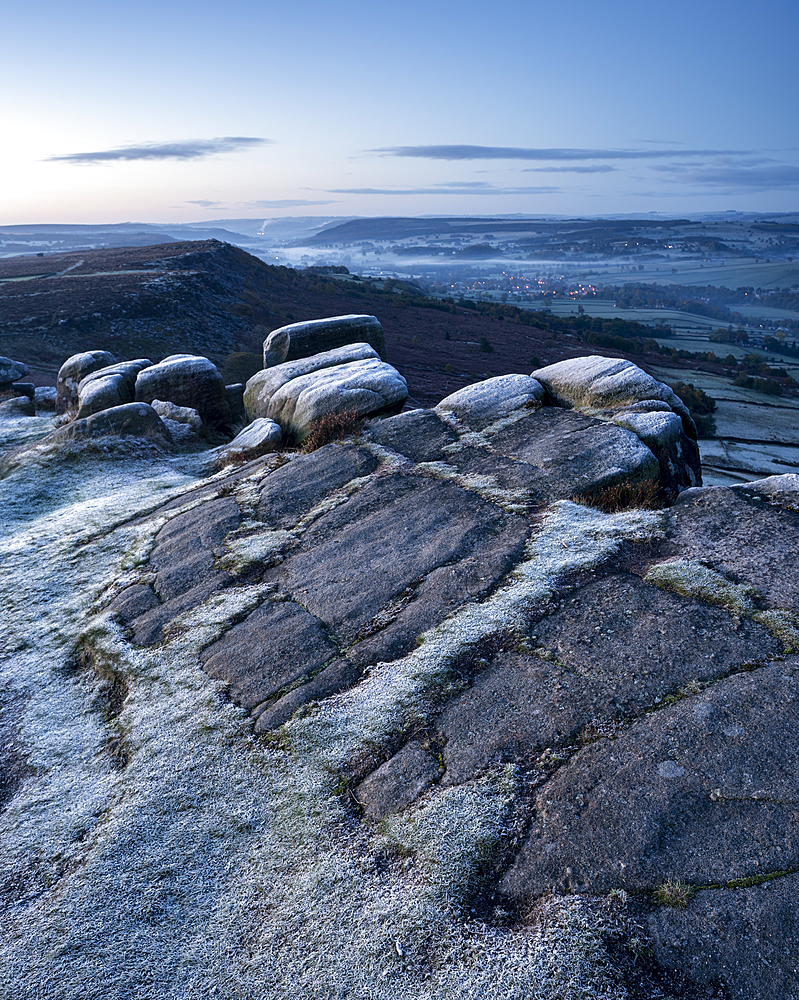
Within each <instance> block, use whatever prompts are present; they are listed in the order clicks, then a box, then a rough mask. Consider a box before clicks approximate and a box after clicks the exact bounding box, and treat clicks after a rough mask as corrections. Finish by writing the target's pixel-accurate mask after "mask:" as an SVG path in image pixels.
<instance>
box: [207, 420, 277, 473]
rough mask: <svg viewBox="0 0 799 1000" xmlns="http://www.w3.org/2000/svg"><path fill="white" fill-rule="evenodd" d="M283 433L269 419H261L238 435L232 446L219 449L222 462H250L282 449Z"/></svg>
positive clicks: (227, 445) (254, 421)
mask: <svg viewBox="0 0 799 1000" xmlns="http://www.w3.org/2000/svg"><path fill="white" fill-rule="evenodd" d="M282 439H283V431H282V430H281V429H280V425H279V424H276V423H275V421H274V420H270V419H269V417H259V418H258V419H257V420H253V422H252V423H251V424H250V425H249V426H248V427H245V428H244V430H243V431H242V432H241V433H240V434H237V435H236V437H234V438H233V440H232V441H231V442H230V444H226V445H224V446H223V447H222V448H219V449H217V451H218V454H219V459H220V461H225V460H226V459H228V460H230V461H245V462H248V461H250V459H252V458H258V457H259V455H265V454H266V453H267V452H269V451H275V450H276V449H277V448H279V447H280V442H281V441H282Z"/></svg>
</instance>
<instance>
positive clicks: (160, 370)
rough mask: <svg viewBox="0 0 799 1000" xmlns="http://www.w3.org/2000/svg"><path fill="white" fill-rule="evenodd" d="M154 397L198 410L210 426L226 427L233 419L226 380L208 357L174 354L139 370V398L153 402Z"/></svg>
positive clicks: (137, 394)
mask: <svg viewBox="0 0 799 1000" xmlns="http://www.w3.org/2000/svg"><path fill="white" fill-rule="evenodd" d="M154 399H162V400H166V401H168V402H170V403H175V404H176V405H177V406H188V407H191V409H193V410H197V412H198V413H199V414H200V416H201V417H202V420H203V423H204V424H207V425H208V426H209V427H213V428H217V427H225V426H227V425H228V424H229V423H230V407H229V406H228V402H227V399H226V397H225V385H224V381H223V379H222V376H221V374H220V373H219V370H218V369H217V367H216V365H214V364H213V363H212V362H211V361H209V360H208V358H201V357H196V356H194V355H190V354H173V355H171V356H170V357H168V358H164V360H163V361H161V362H159V363H158V364H157V365H153V366H152V367H150V368H145V369H144V370H143V371H141V372H139V374H138V377H137V378H136V401H137V402H144V403H150V402H152V400H154Z"/></svg>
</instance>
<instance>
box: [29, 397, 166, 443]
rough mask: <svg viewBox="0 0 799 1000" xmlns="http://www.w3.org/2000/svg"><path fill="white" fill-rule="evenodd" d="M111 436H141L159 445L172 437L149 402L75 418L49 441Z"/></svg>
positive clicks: (49, 436)
mask: <svg viewBox="0 0 799 1000" xmlns="http://www.w3.org/2000/svg"><path fill="white" fill-rule="evenodd" d="M108 435H118V436H122V437H140V438H147V439H149V440H152V441H154V442H156V443H157V444H160V445H171V444H172V436H171V434H170V433H169V431H168V430H167V428H166V426H165V425H164V422H163V421H162V420H161V418H160V417H159V416H158V414H157V413H156V412H155V410H154V409H153V408H152V406H150V405H149V403H125V404H124V405H123V406H112V407H111V408H110V409H108V410H101V411H100V412H99V413H93V414H92V415H91V416H90V417H81V418H80V419H79V420H73V421H72V422H71V423H69V424H66V426H64V427H59V428H58V430H55V431H53V432H52V434H49V435H48V436H47V438H45V439H44V440H46V441H69V440H79V439H81V438H98V437H106V436H108Z"/></svg>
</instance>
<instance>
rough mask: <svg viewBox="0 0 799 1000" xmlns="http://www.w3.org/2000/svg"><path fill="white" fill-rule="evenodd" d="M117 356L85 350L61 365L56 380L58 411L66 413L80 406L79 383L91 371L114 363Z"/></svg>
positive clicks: (106, 352) (105, 352)
mask: <svg viewBox="0 0 799 1000" xmlns="http://www.w3.org/2000/svg"><path fill="white" fill-rule="evenodd" d="M115 361H116V358H115V357H114V355H113V354H109V353H108V351H84V352H83V353H82V354H73V355H72V357H71V358H67V360H66V361H65V362H64V363H63V365H61V368H60V369H59V371H58V378H57V380H56V406H55V408H56V413H66V412H67V411H69V410H75V409H77V407H78V385H79V384H80V382H81V381H82V380H83V379H84V378H85V377H86V376H87V375H88V374H89V373H90V372H95V371H97V370H98V369H100V368H107V367H108V365H112V364H114V363H115Z"/></svg>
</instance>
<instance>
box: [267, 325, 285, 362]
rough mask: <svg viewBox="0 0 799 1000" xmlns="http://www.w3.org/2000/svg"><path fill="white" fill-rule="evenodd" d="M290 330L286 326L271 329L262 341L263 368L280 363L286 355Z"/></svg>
mask: <svg viewBox="0 0 799 1000" xmlns="http://www.w3.org/2000/svg"><path fill="white" fill-rule="evenodd" d="M290 344H291V332H290V330H289V328H288V327H285V326H284V327H281V328H280V329H279V330H273V331H272V333H270V334H269V336H268V337H267V338H266V340H265V341H264V368H274V367H275V365H282V364H283V362H284V361H285V360H286V358H287V357H288V353H289V346H290Z"/></svg>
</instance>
